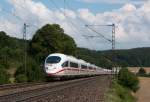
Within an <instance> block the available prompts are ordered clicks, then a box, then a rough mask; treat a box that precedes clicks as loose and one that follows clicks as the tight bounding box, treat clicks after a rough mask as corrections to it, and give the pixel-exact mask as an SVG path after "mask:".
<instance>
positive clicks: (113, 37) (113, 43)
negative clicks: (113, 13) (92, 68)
mask: <svg viewBox="0 0 150 102" xmlns="http://www.w3.org/2000/svg"><path fill="white" fill-rule="evenodd" d="M110 26H112V50H115V32H116V31H115V24H112V25H110Z"/></svg>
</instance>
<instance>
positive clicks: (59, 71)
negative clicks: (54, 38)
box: [44, 53, 111, 77]
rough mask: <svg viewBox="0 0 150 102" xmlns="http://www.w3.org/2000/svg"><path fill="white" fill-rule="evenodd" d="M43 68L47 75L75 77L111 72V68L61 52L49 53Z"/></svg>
mask: <svg viewBox="0 0 150 102" xmlns="http://www.w3.org/2000/svg"><path fill="white" fill-rule="evenodd" d="M44 69H45V72H46V74H47V76H49V77H65V76H67V77H77V76H91V75H100V74H111V70H109V69H104V68H101V67H98V66H96V65H94V64H91V63H88V62H86V61H84V60H81V59H77V58H75V57H73V56H68V55H65V54H61V53H54V54H50V55H49V56H48V57H47V58H46V59H45V64H44Z"/></svg>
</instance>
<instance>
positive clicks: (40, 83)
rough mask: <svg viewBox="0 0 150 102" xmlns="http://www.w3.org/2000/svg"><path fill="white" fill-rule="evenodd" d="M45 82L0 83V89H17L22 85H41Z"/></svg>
mask: <svg viewBox="0 0 150 102" xmlns="http://www.w3.org/2000/svg"><path fill="white" fill-rule="evenodd" d="M43 84H47V83H46V82H45V83H44V82H38V83H17V84H4V85H0V91H4V90H9V89H17V88H23V87H30V86H35V85H43Z"/></svg>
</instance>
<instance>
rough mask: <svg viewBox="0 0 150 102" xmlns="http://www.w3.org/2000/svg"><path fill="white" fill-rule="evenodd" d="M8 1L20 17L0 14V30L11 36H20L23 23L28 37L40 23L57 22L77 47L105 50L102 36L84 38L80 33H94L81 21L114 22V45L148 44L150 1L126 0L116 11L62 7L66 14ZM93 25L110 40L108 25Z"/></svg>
mask: <svg viewBox="0 0 150 102" xmlns="http://www.w3.org/2000/svg"><path fill="white" fill-rule="evenodd" d="M24 1H25V2H24ZM97 1H98V0H97ZM9 3H10V4H11V5H12V6H13V10H12V11H13V13H14V14H15V15H17V16H18V17H19V18H21V19H22V21H20V20H17V19H16V18H15V17H13V18H12V16H11V17H6V16H4V15H2V16H1V17H0V30H4V31H6V32H7V33H8V34H9V35H11V36H17V37H19V38H21V37H22V28H23V23H24V22H26V23H27V24H29V25H30V26H29V28H28V29H27V31H28V38H31V37H32V36H33V34H34V32H35V31H36V30H37V29H38V28H40V27H41V26H43V25H45V24H47V23H50V24H52V23H58V24H60V25H61V26H62V27H63V28H64V29H65V32H66V33H68V34H69V35H70V36H72V37H73V38H74V39H75V41H76V43H77V45H78V46H80V47H87V48H91V49H92V48H94V49H107V48H108V49H109V48H111V44H109V43H108V42H107V41H106V40H104V39H103V38H99V37H97V38H93V39H88V40H87V38H84V37H83V36H82V35H94V36H97V34H95V33H94V32H92V31H90V30H88V29H87V28H86V27H84V24H112V23H115V24H116V25H117V28H116V40H117V42H118V43H117V48H130V47H142V46H147V45H148V44H149V43H150V34H149V26H150V2H146V3H144V4H143V5H141V6H138V7H136V6H135V5H134V4H131V3H127V4H125V5H124V6H123V7H121V8H120V9H118V10H112V11H107V12H104V13H96V14H94V13H92V12H91V11H90V10H89V9H87V8H83V9H78V10H77V11H72V10H69V9H67V10H65V12H66V13H65V14H66V15H67V17H65V16H64V13H63V12H61V11H63V9H62V8H60V10H50V9H49V8H47V7H46V6H45V5H44V4H43V3H42V2H35V1H32V0H9ZM20 5H22V6H20ZM0 12H2V11H0ZM10 18H11V19H10ZM83 22H84V23H83ZM74 25H76V27H74ZM93 28H94V29H95V30H96V31H98V32H100V33H102V34H104V35H105V36H106V37H107V38H110V39H111V28H110V27H109V28H106V27H93Z"/></svg>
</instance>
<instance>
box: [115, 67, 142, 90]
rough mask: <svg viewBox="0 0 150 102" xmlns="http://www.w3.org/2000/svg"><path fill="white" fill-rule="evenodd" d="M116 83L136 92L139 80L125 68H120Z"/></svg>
mask: <svg viewBox="0 0 150 102" xmlns="http://www.w3.org/2000/svg"><path fill="white" fill-rule="evenodd" d="M118 83H119V84H120V85H123V86H124V87H127V88H129V89H131V90H132V91H133V92H136V91H137V90H138V88H139V80H138V78H137V77H136V75H134V74H133V73H131V72H129V71H128V69H127V68H122V69H121V70H120V71H119V74H118Z"/></svg>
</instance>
